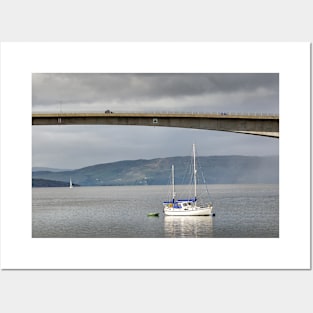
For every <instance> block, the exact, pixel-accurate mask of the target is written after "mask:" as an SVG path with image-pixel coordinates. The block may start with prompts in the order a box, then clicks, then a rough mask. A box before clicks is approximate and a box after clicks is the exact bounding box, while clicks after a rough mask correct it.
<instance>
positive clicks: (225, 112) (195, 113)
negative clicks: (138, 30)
mask: <svg viewBox="0 0 313 313" xmlns="http://www.w3.org/2000/svg"><path fill="white" fill-rule="evenodd" d="M105 111H107V110H103V111H89V112H88V113H99V114H100V113H106V112H105ZM32 113H34V114H63V113H64V114H71V113H73V114H75V113H77V114H79V113H86V112H85V111H76V112H72V111H67V110H62V112H60V111H53V112H51V111H49V112H47V111H45V112H43V111H33V112H32ZM110 113H117V114H119V113H120V114H127V113H129V114H194V115H198V114H210V115H217V116H221V115H225V116H227V115H232V116H277V117H278V116H279V114H278V113H265V112H228V111H220V112H199V111H190V112H186V111H185V112H178V111H144V112H143V111H141V112H135V111H131V112H127V111H123V112H121V111H110ZM110 113H106V114H110Z"/></svg>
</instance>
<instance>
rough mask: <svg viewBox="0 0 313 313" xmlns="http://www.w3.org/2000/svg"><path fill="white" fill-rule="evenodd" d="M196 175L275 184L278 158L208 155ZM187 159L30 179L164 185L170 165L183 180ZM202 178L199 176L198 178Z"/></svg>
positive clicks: (215, 181)
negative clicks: (199, 173) (198, 173)
mask: <svg viewBox="0 0 313 313" xmlns="http://www.w3.org/2000/svg"><path fill="white" fill-rule="evenodd" d="M198 161H199V166H198V169H199V172H200V170H201V171H202V172H203V175H204V177H205V180H206V182H207V183H212V184H238V183H242V184H245V183H278V181H279V157H278V156H264V157H255V156H235V155H234V156H209V157H198ZM190 162H191V158H190V157H170V158H157V159H152V160H126V161H118V162H114V163H104V164H96V165H93V166H88V167H84V168H81V169H77V170H71V171H69V170H67V171H61V172H52V171H35V172H33V178H34V179H37V178H40V179H46V180H52V181H59V182H66V183H67V184H68V182H69V179H70V177H71V178H72V181H73V183H75V184H79V185H81V186H102V185H113V186H115V185H146V184H148V185H161V184H162V185H163V184H167V183H168V182H169V177H170V173H171V165H172V164H174V165H175V181H176V183H177V184H181V183H188V180H187V181H186V180H185V181H183V177H184V176H185V175H186V168H187V167H189V164H190ZM201 176H202V175H201Z"/></svg>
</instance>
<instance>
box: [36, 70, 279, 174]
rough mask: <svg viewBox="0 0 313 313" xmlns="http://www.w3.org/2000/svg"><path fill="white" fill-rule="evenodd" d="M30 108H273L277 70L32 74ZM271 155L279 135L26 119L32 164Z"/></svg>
mask: <svg viewBox="0 0 313 313" xmlns="http://www.w3.org/2000/svg"><path fill="white" fill-rule="evenodd" d="M32 97H33V99H32V103H33V112H60V111H62V112H102V111H104V110H107V109H109V110H111V111H113V112H236V113H279V75H278V74H266V73H264V74H263V73H257V74H245V73H241V74H40V73H38V74H33V77H32ZM193 142H195V143H196V144H197V150H198V152H199V154H200V155H234V154H236V155H238V154H240V155H278V149H279V148H278V147H279V140H278V139H274V138H267V137H260V136H253V135H244V134H234V133H228V132H218V131H206V130H194V129H179V128H162V127H143V126H107V125H100V126H94V125H92V126H59V125H58V126H33V127H32V146H33V167H38V166H44V167H54V168H68V169H75V168H81V167H84V166H89V165H94V164H99V163H107V162H114V161H119V160H135V159H152V158H158V157H168V156H184V155H189V154H190V152H191V145H192V143H193Z"/></svg>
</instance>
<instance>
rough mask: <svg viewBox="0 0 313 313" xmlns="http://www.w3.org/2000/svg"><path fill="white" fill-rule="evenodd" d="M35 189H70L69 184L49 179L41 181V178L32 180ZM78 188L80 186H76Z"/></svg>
mask: <svg viewBox="0 0 313 313" xmlns="http://www.w3.org/2000/svg"><path fill="white" fill-rule="evenodd" d="M32 186H33V187H69V183H68V182H63V181H56V180H49V179H41V178H33V179H32ZM74 186H75V187H77V186H78V185H76V184H75V185H74Z"/></svg>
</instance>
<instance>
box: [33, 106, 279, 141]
mask: <svg viewBox="0 0 313 313" xmlns="http://www.w3.org/2000/svg"><path fill="white" fill-rule="evenodd" d="M32 125H140V126H154V127H159V126H161V127H162V126H163V127H180V128H195V129H206V130H217V131H227V132H235V133H243V134H252V135H258V136H267V137H275V138H279V116H278V115H263V114H255V115H252V114H249V115H245V114H234V113H112V112H110V111H106V113H33V115H32Z"/></svg>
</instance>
